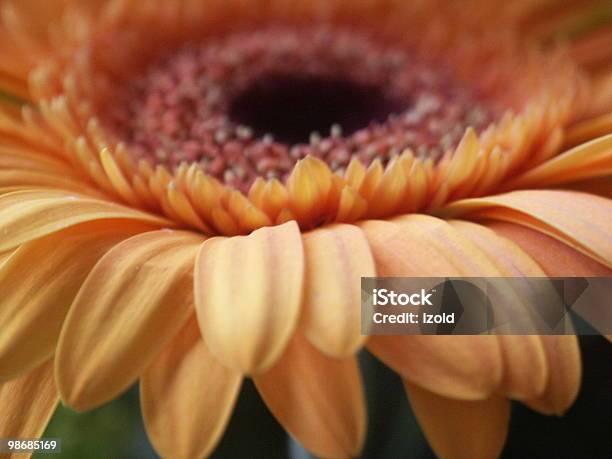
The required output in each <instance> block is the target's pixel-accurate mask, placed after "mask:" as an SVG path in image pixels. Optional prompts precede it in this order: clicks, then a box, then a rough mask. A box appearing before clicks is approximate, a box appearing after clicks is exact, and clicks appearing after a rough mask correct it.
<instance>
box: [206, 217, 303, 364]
mask: <svg viewBox="0 0 612 459" xmlns="http://www.w3.org/2000/svg"><path fill="white" fill-rule="evenodd" d="M303 279H304V254H303V248H302V239H301V235H300V230H299V228H298V226H297V224H296V223H295V221H290V222H288V223H285V224H283V225H279V226H274V227H268V228H262V229H259V230H257V231H255V232H253V233H252V234H250V235H249V236H235V237H231V238H213V239H209V240H207V241H206V242H204V244H202V247H201V248H200V251H199V252H198V257H197V261H196V270H195V300H196V310H197V313H198V320H199V322H200V327H201V329H202V335H203V336H204V339H205V340H206V343H207V344H208V346H209V348H210V350H211V351H212V353H213V354H214V355H215V356H217V358H219V360H220V361H221V362H222V363H224V364H226V365H228V366H229V367H231V368H235V369H238V370H240V371H241V372H244V373H253V372H259V371H263V370H265V369H267V368H269V367H270V366H271V365H272V364H273V363H274V362H275V361H276V359H277V358H279V357H280V355H281V354H282V352H283V349H284V348H285V346H286V344H287V342H288V340H289V338H290V336H291V334H292V333H293V331H294V329H295V326H296V324H297V320H298V316H299V311H300V304H301V301H302V286H303Z"/></svg>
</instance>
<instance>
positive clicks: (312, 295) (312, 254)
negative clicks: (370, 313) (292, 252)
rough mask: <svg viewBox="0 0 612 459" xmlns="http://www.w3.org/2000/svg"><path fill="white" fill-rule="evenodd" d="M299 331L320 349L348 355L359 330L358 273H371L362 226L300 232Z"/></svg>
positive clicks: (356, 342) (356, 343)
mask: <svg viewBox="0 0 612 459" xmlns="http://www.w3.org/2000/svg"><path fill="white" fill-rule="evenodd" d="M304 254H305V260H306V272H305V286H304V310H303V313H302V325H303V327H304V333H305V334H306V336H307V337H308V339H309V340H310V342H311V343H312V344H314V345H315V346H316V347H317V348H318V349H319V350H320V351H321V352H323V353H324V354H327V355H329V356H332V357H340V358H342V357H349V356H351V355H352V354H353V353H355V352H357V350H358V349H359V347H360V346H361V345H362V343H363V340H364V338H365V337H363V336H361V277H362V276H364V277H373V276H375V275H376V270H375V268H374V260H373V258H372V254H371V253H370V247H369V246H368V242H367V240H366V238H365V236H364V234H363V232H362V231H361V230H360V229H359V228H358V227H356V226H354V225H331V226H327V227H324V228H321V229H318V230H315V231H312V232H310V233H307V234H305V235H304Z"/></svg>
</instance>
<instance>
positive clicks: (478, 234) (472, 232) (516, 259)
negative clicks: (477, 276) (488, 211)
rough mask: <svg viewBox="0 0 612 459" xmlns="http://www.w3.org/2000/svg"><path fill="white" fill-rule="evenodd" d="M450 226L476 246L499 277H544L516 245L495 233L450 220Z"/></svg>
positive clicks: (531, 260) (479, 226)
mask: <svg viewBox="0 0 612 459" xmlns="http://www.w3.org/2000/svg"><path fill="white" fill-rule="evenodd" d="M449 223H450V224H451V226H452V227H453V228H455V229H456V230H457V231H459V232H460V233H461V234H462V235H463V236H464V237H466V238H468V239H469V240H470V241H472V242H473V243H474V244H476V245H477V246H478V247H479V248H480V250H481V251H483V252H484V253H485V255H487V257H488V258H489V260H490V261H491V263H493V264H494V265H495V267H496V268H497V270H498V271H499V273H500V275H502V276H508V277H522V276H526V277H529V276H531V277H545V276H546V274H545V273H544V271H542V268H540V266H539V265H538V264H537V263H536V262H535V261H534V260H533V259H532V258H531V257H530V256H529V255H527V254H526V253H525V252H524V251H523V250H522V249H521V248H520V247H519V246H518V245H517V244H515V243H514V242H512V241H511V240H509V239H506V238H504V237H501V236H498V235H497V234H496V233H495V231H493V230H491V229H489V228H486V227H485V226H482V225H478V224H476V223H472V222H467V221H462V220H451V221H449Z"/></svg>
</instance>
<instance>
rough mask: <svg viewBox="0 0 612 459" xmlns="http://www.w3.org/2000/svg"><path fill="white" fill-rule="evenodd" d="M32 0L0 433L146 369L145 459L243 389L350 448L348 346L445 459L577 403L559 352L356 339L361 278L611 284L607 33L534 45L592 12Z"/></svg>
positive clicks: (353, 434)
mask: <svg viewBox="0 0 612 459" xmlns="http://www.w3.org/2000/svg"><path fill="white" fill-rule="evenodd" d="M34 3H36V2H30V1H20V2H17V1H6V2H4V3H3V4H2V6H1V12H2V22H1V24H0V33H1V35H2V41H1V43H0V88H1V89H2V90H3V92H6V93H7V94H10V95H11V97H10V101H9V102H7V103H2V102H0V104H1V105H0V290H1V291H2V292H3V295H4V297H3V299H2V300H0V327H2V329H3V334H2V335H1V336H0V381H5V382H4V384H3V385H2V386H0V400H4V399H6V398H8V397H9V396H10V397H13V398H12V400H14V401H13V402H11V403H12V404H11V405H10V410H9V411H11V412H10V413H9V419H12V417H14V418H15V420H16V421H15V422H7V423H6V425H7V427H4V429H5V430H7V432H6V435H5V432H4V431H3V430H0V433H1V434H2V436H36V435H38V434H40V433H41V431H42V429H44V427H45V425H46V422H47V420H48V418H49V417H50V415H51V413H52V411H53V409H54V407H55V404H56V403H57V400H58V399H59V397H61V399H62V400H63V402H64V403H66V404H68V405H69V406H71V407H73V408H75V409H78V410H85V409H90V408H93V407H96V406H98V405H100V404H103V403H105V402H107V401H109V400H111V399H113V398H114V397H116V396H117V395H119V394H120V393H122V392H123V391H124V390H126V388H128V387H129V386H130V385H131V384H133V383H134V382H135V381H137V380H140V384H141V399H142V408H143V415H144V418H145V423H146V426H147V431H148V433H149V435H150V437H151V439H152V442H153V444H154V445H155V447H156V449H157V450H158V451H159V452H160V454H161V455H162V456H168V457H188V458H190V457H200V456H202V455H206V454H209V453H210V452H211V451H212V450H213V448H214V446H215V444H216V442H217V441H218V439H219V437H220V435H221V434H222V433H223V430H224V427H225V425H226V423H227V420H228V418H229V416H230V414H231V411H232V407H233V404H234V402H235V400H236V396H237V393H238V391H239V388H240V384H241V381H242V379H243V378H244V377H252V378H253V380H254V382H255V384H256V386H257V388H258V390H259V392H260V393H261V395H262V397H263V399H264V400H265V401H266V403H267V405H268V406H269V407H270V409H271V411H272V412H273V413H274V415H275V416H276V417H277V418H278V420H279V421H280V422H281V423H282V424H283V425H284V426H285V428H286V429H287V430H288V431H289V432H291V433H292V434H293V435H294V436H295V437H296V438H297V439H298V440H299V441H301V442H302V443H303V444H304V445H305V446H306V447H307V448H308V449H310V450H311V451H313V452H314V453H315V454H318V455H321V456H325V457H328V456H329V457H344V456H351V455H356V454H357V453H358V452H359V450H360V447H361V445H362V442H363V437H364V432H365V409H364V402H363V394H362V383H361V379H360V374H359V369H358V366H357V363H356V359H355V354H356V353H357V352H358V351H359V350H360V349H361V348H362V347H363V346H364V345H365V346H367V348H368V349H369V350H370V351H371V352H373V353H374V354H375V355H376V356H377V357H378V358H380V359H381V360H382V361H383V362H385V363H386V364H388V365H389V366H390V367H391V368H393V369H394V370H395V371H396V372H397V373H399V374H400V375H401V377H402V378H403V379H404V380H405V381H406V388H407V392H408V394H409V398H410V400H411V402H412V404H413V406H414V408H415V411H416V413H417V415H418V417H419V419H420V422H421V425H422V427H423V429H424V431H425V433H426V435H427V436H428V438H429V440H430V441H431V443H432V445H433V447H434V449H435V450H436V452H437V453H438V454H439V455H441V456H442V457H455V456H456V454H457V447H458V442H459V441H463V440H461V438H462V437H461V436H460V437H457V435H454V434H453V433H452V432H450V431H449V429H450V426H451V425H454V426H455V428H458V429H460V430H462V429H465V432H466V436H467V438H469V439H470V441H469V442H468V443H469V444H468V445H467V446H466V445H465V444H464V445H462V447H463V448H467V451H468V452H467V453H466V454H468V455H469V456H470V457H490V456H495V455H497V454H498V453H499V451H500V450H501V447H502V446H503V442H504V439H505V434H506V429H507V422H508V417H509V402H508V399H509V398H511V399H517V400H521V401H523V402H525V403H527V404H528V405H529V406H531V407H533V408H534V409H537V410H539V411H541V412H543V413H547V414H551V413H562V412H563V411H564V410H565V409H567V407H568V406H569V405H570V404H571V403H572V401H573V399H574V397H575V395H576V393H577V390H578V386H579V382H580V359H579V353H578V346H577V341H576V339H575V337H572V336H563V337H540V336H523V337H515V336H499V337H495V336H486V337H483V336H464V337H456V336H453V337H442V336H437V337H427V336H410V337H406V336H404V337H398V336H384V337H383V336H380V337H371V338H369V339H366V337H364V336H361V335H360V327H359V320H360V311H359V299H360V286H359V278H360V277H362V276H374V275H379V276H544V275H549V276H554V275H574V274H579V275H605V276H608V275H610V268H611V267H612V240H611V239H610V234H612V231H611V228H610V212H611V211H612V201H610V196H611V190H610V180H609V179H610V173H611V172H612V136H611V135H607V136H606V135H604V134H609V133H610V131H611V130H612V122H611V119H610V116H611V115H610V113H611V112H610V111H611V110H612V79H611V78H610V70H609V68H606V67H605V65H604V64H605V63H606V62H609V58H610V50H609V48H603V51H602V46H601V45H600V43H601V42H602V38H601V37H602V36H604V37H605V36H609V30H608V31H607V32H606V29H603V32H602V31H601V30H599V31H598V32H596V33H591V32H582V33H578V32H576V33H574V35H575V37H574V38H572V39H571V40H569V41H568V42H567V43H566V44H565V45H564V46H561V47H559V46H556V45H555V44H554V40H551V38H552V37H553V34H554V33H555V31H557V30H559V24H563V23H564V21H566V22H567V21H570V22H571V21H574V22H576V21H577V20H578V19H580V18H582V17H583V16H584V15H585V14H586V13H585V12H590V11H591V10H590V9H588V8H587V7H581V8H569V9H559V8H557V6H558V5H557V4H556V2H550V3H551V5H552V4H554V5H555V6H554V7H553V6H550V5H548V3H547V5H548V6H544V7H542V6H537V5H536V3H537V2H530V1H525V2H515V4H513V5H510V6H502V5H499V4H497V3H496V2H482V1H478V0H471V1H470V2H468V4H467V5H466V4H465V3H461V4H455V3H453V2H439V1H435V2H431V1H423V2H402V1H391V0H389V1H384V0H381V1H369V0H364V1H359V2H343V1H340V0H333V1H329V0H327V1H312V0H308V1H306V0H304V1H295V2H289V1H286V0H278V1H273V2H267V1H252V2H242V1H239V0H231V1H216V0H215V1H209V2H200V1H190V0H180V1H176V2H163V3H159V2H153V1H144V0H143V1H130V0H113V1H110V0H109V1H102V0H100V1H95V2H87V4H83V2H76V1H71V0H63V1H59V0H57V1H53V2H48V3H49V4H52V6H50V7H49V10H48V11H47V10H46V9H45V8H43V9H42V10H39V9H38V6H36V5H33V4H34ZM489 3H495V5H494V8H491V6H490V5H489ZM595 3H597V2H595ZM33 8H35V9H33ZM546 8H552V11H555V13H556V14H557V15H558V16H551V15H550V14H547V11H548V12H550V11H551V10H547V9H546ZM555 17H556V20H555ZM589 30H590V29H589ZM606 34H607V35H606ZM15 100H20V101H22V102H23V103H22V104H20V105H19V106H18V104H15ZM33 260H34V261H35V262H34V263H32V261H33ZM38 260H40V261H41V262H39V263H36V262H37V261H38ZM450 349H452V350H453V352H452V353H450V352H449V350H450ZM14 393H17V394H18V396H17V397H16V398H15V397H14V395H13V394H14ZM33 393H40V394H44V396H43V395H41V396H40V400H38V399H37V400H35V402H34V403H32V404H31V405H30V408H29V410H25V411H20V409H21V408H20V407H21V406H23V404H25V403H26V400H27V398H28V396H30V395H31V394H33ZM298 412H299V413H300V414H299V415H297V414H296V413H298ZM13 413H14V414H13ZM433 413H441V414H442V415H441V416H437V415H436V416H434V414H433ZM459 416H463V417H465V418H466V419H467V422H464V423H462V425H459V426H458V427H457V426H456V425H455V420H456V419H457V417H459ZM321 426H325V428H322V427H321ZM468 430H469V431H472V430H473V431H479V432H482V436H483V437H482V438H475V437H474V434H473V432H471V433H470V434H469V435H468V434H467V432H468ZM9 433H10V434H12V435H8V434H9Z"/></svg>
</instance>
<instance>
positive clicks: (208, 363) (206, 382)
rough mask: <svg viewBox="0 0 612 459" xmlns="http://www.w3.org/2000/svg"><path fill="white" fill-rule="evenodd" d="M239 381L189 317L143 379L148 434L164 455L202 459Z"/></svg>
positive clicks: (227, 411) (219, 429) (231, 404)
mask: <svg viewBox="0 0 612 459" xmlns="http://www.w3.org/2000/svg"><path fill="white" fill-rule="evenodd" d="M241 381H242V377H241V375H240V374H239V373H236V372H233V371H231V370H228V369H227V368H225V367H224V366H222V365H221V364H220V363H218V361H217V360H216V359H215V358H214V357H213V356H212V354H211V353H210V351H209V350H208V348H207V347H206V344H205V343H204V341H203V340H202V337H201V336H200V330H199V328H198V323H197V320H196V318H195V316H194V317H192V318H191V319H190V320H189V321H188V323H187V325H186V326H185V328H184V329H183V330H182V331H181V332H180V333H179V335H178V336H177V337H176V338H175V339H174V340H173V341H172V342H171V343H170V344H169V345H168V347H167V348H166V349H165V350H164V351H163V352H162V353H161V354H160V355H159V356H158V357H157V358H156V359H155V360H154V362H153V363H152V364H151V366H149V368H147V370H146V371H145V372H144V374H143V375H142V379H141V382H140V400H141V405H142V414H143V417H144V421H145V426H146V428H147V433H148V435H149V438H150V439H151V442H152V443H153V445H154V446H155V449H156V450H157V452H158V453H159V454H160V455H161V456H162V457H172V458H176V459H182V458H185V459H190V458H195V457H206V456H208V455H209V454H210V453H211V451H212V450H213V449H214V447H215V446H216V444H217V442H218V441H219V439H220V438H221V435H222V434H223V431H224V430H225V427H226V425H227V422H228V420H229V418H230V415H231V413H232V408H233V407H234V403H235V401H236V397H237V396H238V392H239V390H240V383H241Z"/></svg>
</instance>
